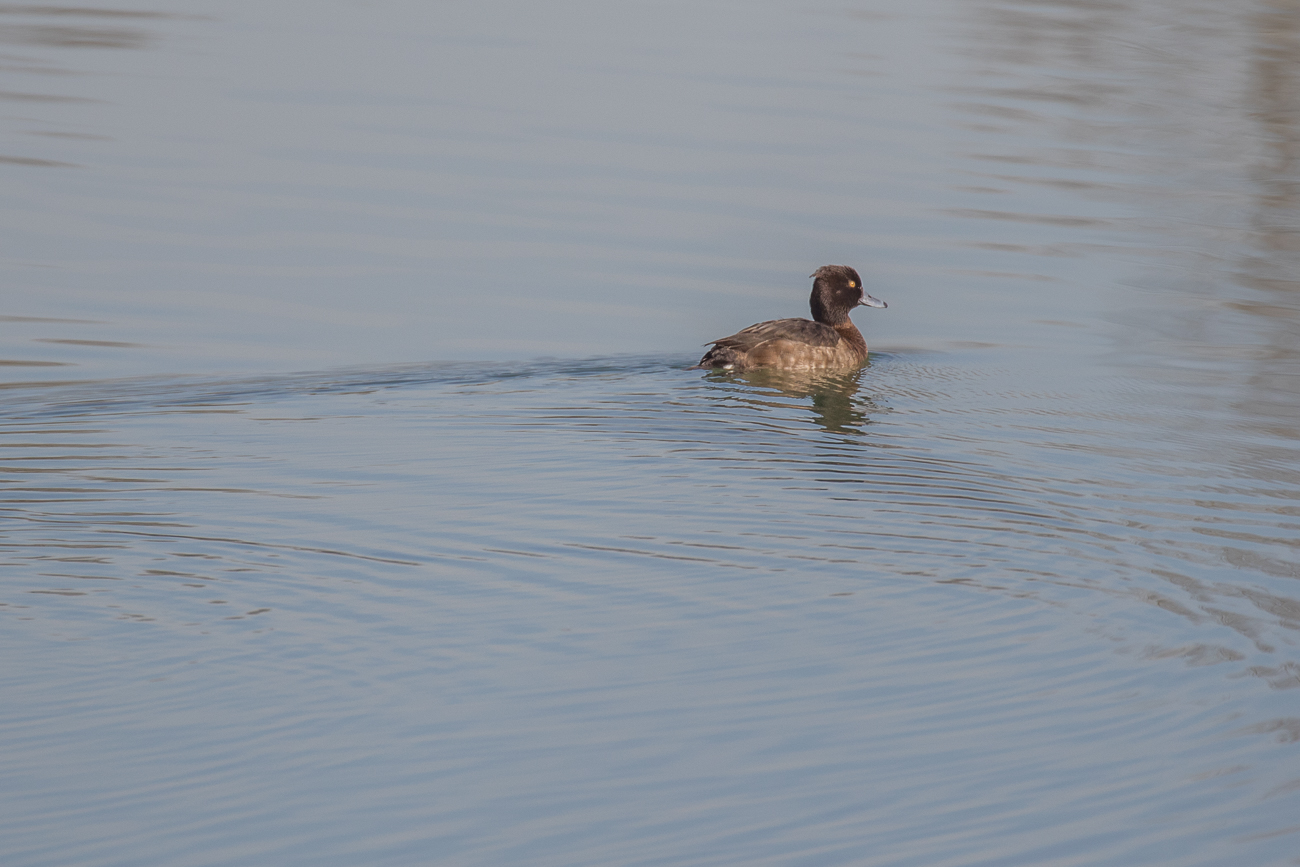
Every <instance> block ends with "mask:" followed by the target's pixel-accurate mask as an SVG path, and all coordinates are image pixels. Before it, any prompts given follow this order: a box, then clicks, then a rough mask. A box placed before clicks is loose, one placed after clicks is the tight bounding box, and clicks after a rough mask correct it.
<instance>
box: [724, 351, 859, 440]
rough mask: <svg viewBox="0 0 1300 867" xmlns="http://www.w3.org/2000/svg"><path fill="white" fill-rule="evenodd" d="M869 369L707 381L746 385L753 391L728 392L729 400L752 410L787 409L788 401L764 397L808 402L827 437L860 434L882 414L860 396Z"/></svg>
mask: <svg viewBox="0 0 1300 867" xmlns="http://www.w3.org/2000/svg"><path fill="white" fill-rule="evenodd" d="M870 375H871V373H870V368H869V367H868V368H863V369H859V370H854V371H836V372H825V371H821V372H818V371H800V370H761V369H760V370H749V371H743V372H740V373H724V372H713V373H709V374H707V377H706V378H707V379H708V380H710V381H713V382H719V383H726V382H735V383H743V384H745V385H747V386H749V387H750V388H752V389H756V390H757V391H751V390H750V389H744V390H729V392H728V396H729V398H730V399H733V400H739V401H742V402H744V403H747V404H751V405H753V406H769V407H773V408H780V409H788V408H789V407H790V403H789V401H779V402H778V401H775V400H768V399H765V397H764V396H765V395H768V394H773V395H781V396H783V397H788V398H795V399H796V400H797V401H799V402H800V403H802V402H804V401H808V403H807V409H808V412H809V416H810V418H812V419H813V420H814V421H815V422H816V423H817V425H818V426H819V427H820V428H821V429H822V430H824V431H826V432H827V433H836V434H860V433H862V429H863V428H864V427H865V426H866V425H867V424H869V423H870V416H871V413H873V412H877V411H879V408H878V407H876V406H874V405H873V404H872V402H871V400H870V398H868V397H867V396H866V395H865V394H863V393H861V390H862V381H863V379H864V377H870Z"/></svg>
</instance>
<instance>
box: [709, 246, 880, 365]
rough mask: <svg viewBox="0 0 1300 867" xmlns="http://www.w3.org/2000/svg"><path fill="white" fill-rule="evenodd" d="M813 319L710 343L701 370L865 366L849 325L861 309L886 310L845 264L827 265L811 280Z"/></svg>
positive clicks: (862, 347) (772, 324)
mask: <svg viewBox="0 0 1300 867" xmlns="http://www.w3.org/2000/svg"><path fill="white" fill-rule="evenodd" d="M812 277H813V289H812V298H811V299H810V300H809V303H810V304H811V305H812V315H813V319H815V320H816V321H815V322H810V321H809V320H807V319H773V320H771V321H769V322H760V323H758V324H757V325H751V326H749V327H748V328H746V329H745V330H743V331H737V332H736V333H735V334H733V335H731V336H730V337H723V338H722V339H721V340H712V341H710V343H712V344H713V348H712V349H710V350H709V351H708V352H706V353H704V357H703V358H701V359H700V363H699V364H697V365H696V367H697V368H715V369H719V370H748V369H750V368H754V367H779V368H786V369H795V368H804V369H806V368H827V367H840V368H844V367H861V366H862V362H864V361H866V360H867V341H865V340H863V339H862V332H861V331H858V329H857V328H856V327H854V325H853V323H852V322H850V321H849V311H850V310H852V309H853V308H854V307H857V306H859V305H862V306H865V307H887V306H889V305H887V304H885V302H884V301H881V300H879V299H878V298H872V297H871V296H870V295H868V294H866V293H865V292H863V291H862V278H861V277H859V276H858V272H857V271H854V270H853V269H852V268H850V267H848V266H847V265H823V266H822V267H820V268H818V269H817V272H816V273H815V274H813V275H812Z"/></svg>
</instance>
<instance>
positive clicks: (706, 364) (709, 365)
mask: <svg viewBox="0 0 1300 867" xmlns="http://www.w3.org/2000/svg"><path fill="white" fill-rule="evenodd" d="M739 360H740V359H739V356H738V355H737V354H736V350H734V349H732V348H731V347H730V346H714V347H713V348H712V349H710V350H709V351H708V352H706V353H704V357H703V358H701V359H700V363H699V364H697V365H695V366H694V367H692V368H689V369H690V370H732V369H733V368H735V366H736V362H737V361H739Z"/></svg>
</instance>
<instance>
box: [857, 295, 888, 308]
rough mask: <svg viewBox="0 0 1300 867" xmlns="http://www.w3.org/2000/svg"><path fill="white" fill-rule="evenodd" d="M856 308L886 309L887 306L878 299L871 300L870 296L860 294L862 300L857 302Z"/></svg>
mask: <svg viewBox="0 0 1300 867" xmlns="http://www.w3.org/2000/svg"><path fill="white" fill-rule="evenodd" d="M858 306H859V307H888V306H889V305H888V304H886V303H885V302H884V301H881V300H880V299H879V298H872V297H871V296H870V295H868V294H866V293H865V292H864V293H863V294H862V300H861V301H859V302H858Z"/></svg>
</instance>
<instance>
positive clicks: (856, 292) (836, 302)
mask: <svg viewBox="0 0 1300 867" xmlns="http://www.w3.org/2000/svg"><path fill="white" fill-rule="evenodd" d="M812 278H813V288H812V298H810V299H809V303H810V304H811V305H812V315H813V319H816V320H817V321H818V322H824V323H826V324H827V325H839V324H840V323H841V322H844V321H845V320H846V319H848V318H849V311H850V310H852V309H853V308H854V307H859V306H861V307H888V306H889V305H888V304H886V303H885V302H884V301H881V300H880V299H879V298H872V297H871V296H870V295H868V294H867V293H866V292H863V291H862V278H861V277H859V276H858V272H857V271H854V270H853V269H852V268H850V267H849V266H848V265H823V266H821V267H820V268H818V269H817V270H816V272H814V273H813V275H812Z"/></svg>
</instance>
